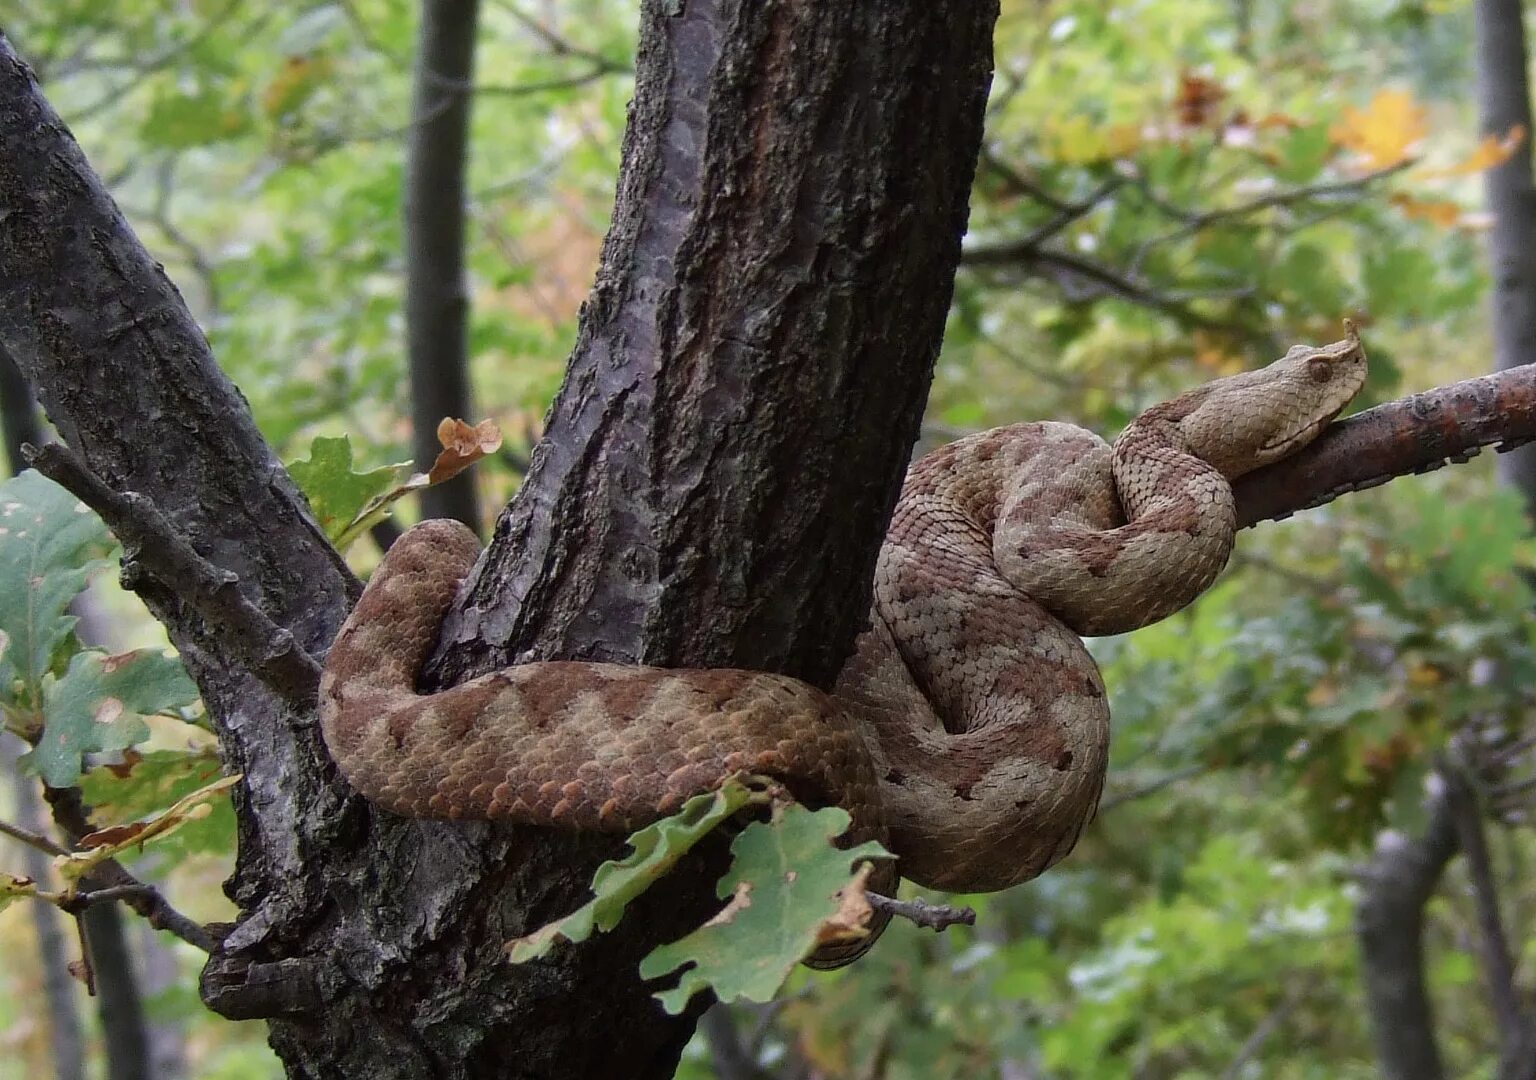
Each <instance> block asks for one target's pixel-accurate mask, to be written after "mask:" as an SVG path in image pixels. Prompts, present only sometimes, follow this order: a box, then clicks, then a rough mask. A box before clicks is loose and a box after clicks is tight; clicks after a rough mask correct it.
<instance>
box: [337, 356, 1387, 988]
mask: <svg viewBox="0 0 1536 1080" xmlns="http://www.w3.org/2000/svg"><path fill="white" fill-rule="evenodd" d="M1365 374H1366V361H1365V353H1364V350H1363V349H1362V348H1361V345H1360V342H1359V339H1358V338H1357V337H1356V336H1355V334H1354V331H1353V328H1350V336H1349V338H1347V339H1346V340H1344V341H1341V342H1337V343H1335V344H1332V345H1326V346H1322V347H1318V348H1309V347H1305V346H1296V347H1294V348H1292V349H1291V350H1290V351H1289V352H1288V353H1287V354H1286V355H1285V356H1284V357H1283V358H1281V359H1280V360H1277V361H1275V362H1274V363H1272V364H1270V365H1269V366H1268V367H1265V368H1262V369H1260V370H1257V371H1251V372H1244V373H1241V374H1237V375H1232V376H1228V377H1225V378H1221V379H1217V380H1214V381H1212V382H1209V383H1206V384H1205V385H1203V386H1199V387H1196V388H1195V389H1193V390H1191V391H1189V392H1187V393H1185V394H1182V395H1180V396H1179V397H1176V398H1174V399H1172V400H1171V401H1167V402H1164V403H1163V404H1160V405H1157V406H1154V407H1153V408H1151V409H1148V410H1147V411H1146V412H1144V413H1142V414H1141V415H1140V416H1138V417H1137V418H1136V419H1135V420H1134V421H1133V422H1132V423H1131V424H1130V425H1129V426H1128V427H1126V429H1125V431H1124V432H1123V433H1122V434H1121V435H1120V437H1119V438H1118V439H1117V440H1116V441H1115V443H1114V445H1113V446H1112V447H1111V446H1110V445H1108V444H1106V443H1105V442H1104V441H1103V440H1102V439H1100V438H1099V437H1098V436H1096V435H1094V434H1092V433H1090V432H1087V431H1084V430H1083V429H1081V428H1078V427H1074V426H1072V425H1070V424H1063V423H1056V422H1049V421H1047V422H1037V423H1023V424H1014V425H1010V426H1007V427H1001V428H996V429H994V430H991V431H986V432H982V433H980V434H976V435H972V436H969V437H966V438H962V439H960V440H958V441H956V442H953V443H951V444H949V445H947V446H944V447H941V448H940V449H938V450H936V451H934V452H933V453H931V454H928V455H927V456H925V457H923V458H921V459H920V460H919V461H917V462H916V463H915V464H914V465H913V466H912V467H911V469H910V471H909V472H908V474H907V479H906V483H905V485H904V487H903V489H902V494H901V498H900V500H899V502H898V503H897V506H896V509H895V512H894V515H893V517H892V520H891V523H890V526H889V529H888V531H887V534H886V538H885V543H884V546H883V547H882V548H881V551H880V555H879V560H878V563H877V568H876V572H875V582H874V604H873V610H872V612H871V615H870V623H871V626H870V629H869V630H867V631H866V632H865V633H864V634H863V635H862V636H861V637H860V638H859V640H858V643H857V646H856V649H855V652H854V655H853V657H852V659H851V660H850V661H849V663H848V664H847V665H846V666H845V668H844V670H843V672H842V674H841V676H840V677H839V679H838V682H837V685H836V686H835V687H834V689H833V690H832V692H831V693H830V694H828V693H825V692H823V691H822V690H819V689H817V688H815V687H813V686H810V685H807V684H805V683H802V682H799V681H796V680H794V679H791V678H787V677H784V676H780V675H773V674H767V673H764V672H757V671H736V670H691V669H664V668H651V667H639V666H624V665H615V664H598V663H577V662H559V661H550V662H536V663H527V664H520V665H515V666H512V667H509V668H505V669H503V670H500V671H496V672H493V673H491V674H489V675H485V676H482V677H480V678H477V679H474V680H472V681H470V682H466V683H463V684H461V685H459V686H455V687H452V688H449V689H446V690H442V691H439V692H437V693H434V694H420V693H418V692H417V690H416V680H417V675H418V672H419V670H420V668H421V666H422V664H423V663H424V662H425V660H426V658H427V656H428V655H429V654H430V653H431V651H432V649H433V647H434V646H435V644H436V641H437V637H438V633H439V629H440V626H441V623H442V620H443V618H444V616H445V614H446V613H447V611H448V609H449V608H450V606H451V605H452V603H453V601H454V598H455V595H456V593H457V591H458V588H459V585H460V582H461V581H462V579H463V578H464V577H465V576H466V575H467V574H468V573H469V571H470V570H471V568H472V567H473V565H474V563H475V561H476V559H477V558H478V556H479V544H478V542H477V541H476V539H475V537H474V536H473V534H472V533H470V531H469V530H468V529H466V528H464V527H463V526H461V525H458V524H456V523H453V522H448V521H427V522H423V523H422V524H420V525H417V526H416V527H414V528H412V529H411V530H409V531H408V532H407V533H406V534H405V535H404V536H403V537H402V538H401V539H400V540H399V541H397V542H396V543H395V545H394V546H393V547H392V548H391V549H390V551H389V553H388V554H387V555H386V556H385V558H384V560H383V562H382V563H381V564H380V565H379V568H378V569H377V571H376V572H375V573H374V575H373V577H372V579H371V580H370V581H369V583H368V586H367V588H366V590H365V591H364V592H363V595H362V598H361V599H360V600H359V602H358V604H357V607H356V609H355V610H354V611H353V612H352V614H351V616H350V617H349V618H348V619H347V621H346V623H345V625H344V626H343V627H342V629H341V631H340V633H339V634H338V636H337V638H336V641H335V644H334V645H333V646H332V648H331V651H330V654H329V656H328V658H327V661H326V666H325V673H324V677H323V679H322V682H321V687H320V717H321V725H322V730H323V733H324V737H325V740H326V743H327V745H328V747H329V749H330V752H331V754H332V756H333V757H334V758H335V760H336V762H337V764H338V765H339V766H340V768H341V771H342V773H343V774H344V775H345V777H346V778H347V780H348V781H349V782H350V783H351V784H352V785H353V786H354V787H355V788H356V789H357V790H358V791H360V792H362V793H363V794H364V795H365V796H367V797H368V798H369V799H371V800H373V801H374V802H375V803H377V804H378V805H380V806H382V807H384V808H385V809H387V810H391V811H394V812H396V813H398V814H404V815H408V816H415V817H433V818H466V819H490V820H499V821H507V822H519V823H527V824H537V825H556V826H565V827H569V828H575V829H589V830H603V831H610V832H628V831H632V830H634V829H636V828H639V827H640V826H642V825H645V824H647V823H649V822H650V821H653V820H655V819H656V818H658V817H661V816H664V815H666V814H669V813H671V812H673V811H675V810H677V809H678V808H679V807H680V806H681V805H682V803H683V802H684V801H685V800H686V799H687V798H689V797H690V796H692V795H696V794H698V793H700V792H703V791H707V790H710V789H712V788H713V787H715V786H716V785H718V784H719V783H721V782H722V781H723V780H724V779H725V778H727V777H729V776H731V775H733V774H735V773H738V772H750V773H761V774H767V775H770V776H773V777H775V778H777V779H779V780H781V781H782V782H783V783H784V784H785V785H786V787H788V788H789V790H790V791H791V792H792V793H794V794H795V795H796V797H797V798H799V799H800V800H801V801H804V802H807V803H811V804H823V805H824V804H829V803H837V804H839V805H842V806H843V807H845V808H846V809H847V810H849V811H850V813H851V814H852V816H853V821H854V824H853V826H852V828H851V829H850V838H851V839H864V838H871V837H872V838H878V839H881V840H884V841H885V842H886V844H887V846H888V847H889V848H890V849H891V850H892V851H894V852H895V853H896V855H897V856H898V861H897V864H896V865H897V870H899V873H900V875H901V876H904V877H907V878H909V879H911V880H913V881H915V882H917V883H919V884H921V885H925V886H931V887H934V888H939V889H947V890H951V891H959V892H986V891H991V890H995V889H1003V888H1007V887H1008V886H1010V885H1015V884H1017V883H1019V882H1021V881H1026V880H1028V879H1030V878H1033V877H1035V876H1036V875H1038V874H1040V873H1041V872H1043V871H1044V870H1045V869H1046V868H1048V867H1049V866H1051V865H1052V864H1054V863H1055V862H1056V861H1057V860H1059V859H1061V858H1062V857H1063V856H1064V855H1066V854H1067V852H1069V851H1071V850H1072V847H1073V845H1074V844H1075V843H1076V842H1077V838H1078V836H1079V834H1080V833H1081V832H1082V829H1083V827H1084V825H1085V824H1086V823H1087V822H1088V820H1089V819H1090V818H1091V817H1092V816H1093V813H1094V810H1095V809H1096V807H1097V805H1098V800H1099V794H1100V792H1101V790H1102V788H1103V783H1104V773H1105V766H1106V759H1107V748H1108V741H1109V707H1108V703H1107V701H1106V700H1105V693H1104V684H1103V682H1102V680H1101V679H1100V676H1099V672H1098V669H1097V667H1096V666H1095V664H1094V662H1093V659H1092V658H1091V657H1090V656H1089V654H1088V651H1087V649H1086V648H1085V647H1084V645H1083V642H1082V636H1092V635H1102V634H1117V633H1122V632H1125V631H1128V630H1134V629H1136V628H1138V627H1141V626H1146V625H1147V624H1149V623H1152V622H1155V621H1157V620H1158V619H1161V618H1164V617H1165V616H1167V615H1170V614H1172V613H1173V612H1175V611H1177V610H1179V609H1180V608H1182V607H1184V606H1185V605H1186V604H1188V603H1190V602H1191V601H1192V600H1193V599H1194V598H1195V597H1196V596H1198V595H1199V594H1200V593H1201V592H1202V591H1203V590H1204V589H1206V588H1207V587H1208V586H1209V585H1210V584H1211V582H1212V581H1213V580H1214V579H1215V578H1216V576H1217V574H1219V573H1220V572H1221V570H1222V568H1223V567H1224V566H1225V564H1226V561H1227V556H1228V554H1229V553H1230V551H1231V548H1232V542H1233V536H1234V533H1235V531H1236V510H1235V503H1234V499H1233V495H1232V488H1231V486H1230V481H1231V480H1232V479H1234V478H1236V477H1237V476H1240V475H1242V474H1243V473H1246V472H1249V471H1251V470H1253V469H1256V468H1258V467H1260V466H1263V465H1266V464H1269V463H1271V462H1274V461H1277V460H1279V459H1280V458H1283V457H1285V456H1287V455H1288V454H1291V453H1294V452H1295V451H1296V450H1298V449H1300V448H1301V447H1302V446H1305V445H1306V444H1307V443H1309V442H1310V441H1311V440H1312V439H1313V438H1315V437H1316V436H1317V434H1318V433H1319V432H1320V431H1322V429H1323V428H1324V427H1325V426H1326V425H1327V424H1328V423H1329V422H1330V421H1331V420H1332V419H1333V417H1334V416H1335V415H1337V413H1338V412H1339V411H1340V410H1341V409H1342V408H1343V407H1344V406H1345V405H1346V404H1347V403H1348V402H1349V401H1350V400H1351V399H1352V398H1353V397H1354V396H1355V394H1356V393H1357V392H1358V391H1359V389H1360V387H1361V386H1362V384H1363V383H1364V380H1365ZM886 866H887V867H888V866H889V864H886ZM878 873H880V871H877V874H878ZM883 874H884V876H883V878H882V877H878V876H877V878H876V879H875V880H876V883H877V886H878V887H879V888H880V890H881V891H889V890H890V889H891V888H893V887H894V885H895V883H896V879H895V873H894V872H892V871H889V870H886V871H884V872H883ZM881 925H883V924H877V925H876V926H875V927H874V928H873V929H874V930H875V931H876V932H878V930H879V929H880V926H881ZM872 938H873V935H871V937H870V938H869V939H866V940H865V941H864V942H862V943H857V944H855V945H852V946H847V947H843V948H842V950H841V951H839V950H838V949H836V948H833V949H824V950H823V951H822V952H819V953H818V954H817V956H816V957H815V962H816V963H817V966H835V965H837V964H840V963H846V962H848V960H850V959H852V958H853V957H854V956H856V955H858V954H859V953H861V952H862V951H863V950H864V949H865V948H867V947H868V944H869V941H871V940H872Z"/></svg>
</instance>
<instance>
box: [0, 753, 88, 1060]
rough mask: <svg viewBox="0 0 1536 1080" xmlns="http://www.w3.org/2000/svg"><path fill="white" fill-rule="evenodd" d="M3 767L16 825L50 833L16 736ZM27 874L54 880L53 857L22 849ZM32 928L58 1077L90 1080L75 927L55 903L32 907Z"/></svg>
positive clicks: (46, 1019) (49, 1043) (3, 756)
mask: <svg viewBox="0 0 1536 1080" xmlns="http://www.w3.org/2000/svg"><path fill="white" fill-rule="evenodd" d="M4 742H5V751H4V753H3V755H0V758H3V761H4V768H5V770H6V772H7V773H9V774H10V779H11V781H12V784H13V785H14V786H13V789H12V790H13V792H14V799H13V800H12V806H13V810H12V813H13V814H14V815H15V821H16V824H18V825H20V826H21V827H22V828H24V829H31V830H32V831H34V832H40V833H46V832H47V831H48V825H47V823H46V822H44V820H43V809H42V800H41V799H39V798H38V794H37V778H36V777H32V776H25V775H23V774H22V773H21V772H20V769H19V767H18V766H17V764H16V754H15V753H12V752H11V745H12V742H13V740H11V739H5V740H4ZM20 855H21V865H22V872H23V873H25V874H26V875H27V876H28V877H30V878H31V879H32V880H33V881H46V882H51V881H53V880H54V878H53V865H52V860H51V859H50V858H49V857H48V855H46V854H45V853H43V852H41V851H38V850H37V849H36V848H33V847H23V848H21V850H20ZM30 914H31V916H32V928H33V931H34V933H36V935H37V957H38V964H39V967H40V971H41V977H42V984H43V1001H44V1002H45V1003H46V1007H47V1015H46V1017H45V1022H46V1023H47V1025H48V1048H49V1057H50V1059H51V1060H52V1063H53V1076H54V1077H55V1080H85V1076H86V1068H85V1036H84V1033H83V1032H82V1030H81V1026H80V1008H79V1004H78V997H77V994H78V990H77V984H76V983H75V979H74V976H72V975H71V974H70V973H69V960H70V952H71V950H72V949H73V943H74V941H75V937H76V935H75V933H74V927H73V926H70V925H69V922H68V918H67V916H65V915H64V913H63V912H61V911H60V910H59V909H58V908H56V907H54V906H52V905H51V904H33V905H32V906H31V912H30Z"/></svg>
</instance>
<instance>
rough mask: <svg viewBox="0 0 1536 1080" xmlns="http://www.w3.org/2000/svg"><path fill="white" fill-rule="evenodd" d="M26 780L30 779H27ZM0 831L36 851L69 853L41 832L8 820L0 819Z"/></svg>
mask: <svg viewBox="0 0 1536 1080" xmlns="http://www.w3.org/2000/svg"><path fill="white" fill-rule="evenodd" d="M28 782H29V783H30V782H32V781H30V780H29V781H28ZM0 833H4V834H5V835H6V836H9V837H10V838H11V839H12V840H16V841H19V842H21V843H23V844H26V845H27V847H30V848H36V849H37V850H38V851H42V852H46V853H47V854H49V855H68V854H69V849H68V848H63V847H60V846H59V845H58V844H55V843H54V842H53V841H52V840H50V839H48V838H47V837H46V836H43V835H42V834H41V833H35V832H33V831H32V830H30V829H23V828H22V827H21V826H20V825H12V824H11V823H10V822H9V821H0Z"/></svg>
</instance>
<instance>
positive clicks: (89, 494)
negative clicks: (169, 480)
mask: <svg viewBox="0 0 1536 1080" xmlns="http://www.w3.org/2000/svg"><path fill="white" fill-rule="evenodd" d="M23 452H24V453H26V455H27V459H28V460H29V461H30V462H31V463H32V465H33V466H34V467H35V468H36V469H37V471H38V472H40V473H42V474H43V475H44V476H46V477H48V478H49V479H50V480H53V481H54V482H56V483H58V484H59V485H61V486H62V487H64V488H67V489H68V490H69V491H71V492H73V493H74V495H75V496H76V497H77V498H79V499H80V501H81V502H83V503H85V504H86V505H87V506H89V507H90V508H91V509H93V510H95V511H96V512H97V513H98V514H100V515H101V517H102V520H104V521H105V522H106V523H107V526H108V527H109V528H110V529H111V530H112V532H113V533H115V534H116V536H117V538H118V539H119V540H120V541H122V544H123V550H124V554H123V573H124V577H125V579H126V582H125V583H131V579H132V576H133V575H132V572H131V567H133V566H138V567H142V569H143V570H144V571H147V572H148V573H149V574H151V575H153V576H154V578H155V579H156V580H157V581H158V582H159V583H160V584H161V585H163V586H164V587H165V588H166V589H169V590H170V591H172V592H173V593H175V595H177V596H178V597H180V598H181V599H182V600H183V601H184V602H185V603H187V604H188V606H190V607H191V608H192V609H193V610H195V611H196V612H197V613H198V614H199V615H201V616H202V617H203V618H204V619H206V620H208V622H209V623H210V624H211V625H212V626H214V627H216V628H217V629H218V630H219V631H220V633H221V640H222V641H223V642H224V643H225V644H226V645H227V646H228V647H229V648H230V649H231V651H232V652H234V653H235V654H236V655H237V656H238V657H239V658H240V659H241V661H243V662H244V664H245V665H246V667H247V668H249V670H250V671H251V672H252V674H254V675H255V676H256V677H257V678H259V679H260V680H261V681H262V682H263V683H265V684H266V685H267V686H268V687H270V688H271V689H272V691H273V692H274V693H276V694H277V695H278V696H279V697H281V698H282V699H283V701H285V702H286V703H287V704H289V705H291V706H293V707H294V708H296V709H298V710H301V711H307V710H308V709H310V708H311V707H312V706H313V705H314V702H315V694H316V692H317V691H318V689H319V686H320V665H319V664H318V663H316V662H315V659H314V657H312V656H310V655H309V654H308V653H307V652H305V651H304V649H303V648H301V647H300V646H299V643H298V642H297V641H295V640H294V638H293V635H292V634H291V633H289V632H288V631H287V630H285V629H283V628H282V627H280V626H278V625H277V624H276V623H275V622H273V621H272V620H271V619H270V618H268V617H267V615H266V614H265V613H264V612H262V611H261V610H260V609H259V608H257V607H256V606H255V605H254V604H252V603H251V601H250V600H248V599H247V598H246V597H245V595H244V594H242V593H241V592H240V589H239V577H238V576H237V575H235V574H234V573H231V572H230V571H228V570H220V569H219V568H218V567H216V566H214V565H213V564H212V563H210V562H209V561H208V560H207V559H204V558H203V557H202V556H201V555H199V554H198V553H197V551H196V550H194V549H193V547H192V545H191V544H189V543H188V542H187V541H186V540H185V539H184V538H183V537H182V536H181V534H180V533H179V532H177V531H176V529H175V527H174V526H173V525H172V524H171V523H170V521H168V520H167V519H166V517H165V515H164V514H162V513H161V512H160V510H159V508H158V507H156V506H155V505H154V504H153V503H152V502H150V500H148V499H147V498H145V497H144V496H142V495H139V494H138V493H136V492H131V491H130V492H117V491H113V490H112V489H111V488H110V487H108V486H107V485H106V483H105V482H104V481H103V480H102V479H101V478H100V477H99V476H97V475H96V474H95V473H93V472H92V471H91V470H90V468H89V466H87V465H86V464H85V462H84V461H83V460H82V459H81V458H80V457H79V455H77V454H76V453H75V452H74V451H72V450H70V449H69V448H68V447H67V446H65V445H64V444H62V443H50V444H49V445H47V446H44V447H41V448H37V447H25V448H23Z"/></svg>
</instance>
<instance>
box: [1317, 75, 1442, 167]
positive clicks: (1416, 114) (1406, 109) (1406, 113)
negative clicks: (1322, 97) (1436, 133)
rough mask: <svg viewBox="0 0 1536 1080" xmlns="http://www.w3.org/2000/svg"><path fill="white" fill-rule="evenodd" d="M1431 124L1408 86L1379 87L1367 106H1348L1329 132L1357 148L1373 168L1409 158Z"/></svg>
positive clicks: (1342, 143)
mask: <svg viewBox="0 0 1536 1080" xmlns="http://www.w3.org/2000/svg"><path fill="white" fill-rule="evenodd" d="M1428 130H1429V128H1428V125H1427V123H1426V122H1425V110H1424V107H1423V106H1422V105H1420V104H1419V103H1418V102H1416V101H1414V99H1413V95H1412V94H1410V93H1409V92H1408V91H1406V90H1378V91H1377V92H1376V96H1375V97H1373V98H1372V99H1371V103H1370V104H1369V105H1367V106H1366V107H1365V108H1364V109H1353V108H1345V110H1344V116H1343V119H1341V120H1340V121H1339V122H1338V123H1336V124H1334V125H1333V128H1332V129H1331V130H1330V131H1329V132H1328V134H1329V137H1330V138H1332V139H1333V141H1334V143H1335V144H1336V145H1338V146H1342V147H1344V148H1345V149H1348V150H1354V151H1355V152H1357V153H1359V154H1360V155H1361V156H1362V157H1364V158H1365V160H1366V163H1367V164H1368V165H1369V166H1370V167H1371V168H1372V169H1386V168H1390V167H1391V166H1393V165H1396V164H1398V163H1399V162H1402V161H1406V160H1407V159H1408V157H1409V155H1410V153H1411V151H1412V150H1413V148H1414V147H1415V146H1416V145H1417V144H1418V143H1419V142H1420V140H1422V139H1423V138H1424V136H1425V134H1426V133H1427V132H1428Z"/></svg>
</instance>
